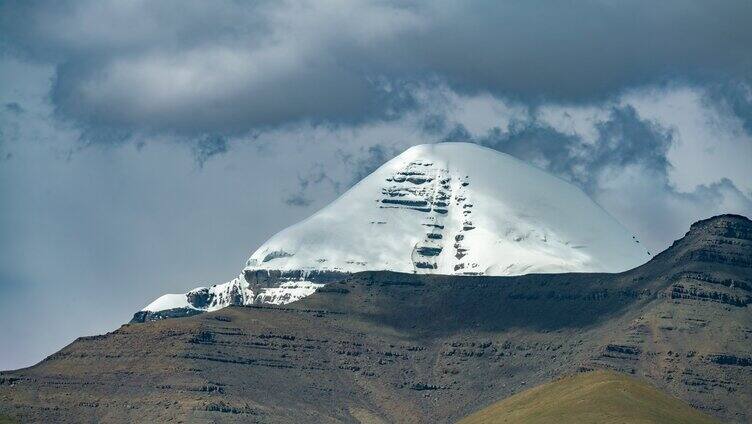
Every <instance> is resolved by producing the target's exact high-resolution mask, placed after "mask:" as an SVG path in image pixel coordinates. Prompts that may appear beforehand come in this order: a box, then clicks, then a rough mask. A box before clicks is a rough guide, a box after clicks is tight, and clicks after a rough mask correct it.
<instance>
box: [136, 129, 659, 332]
mask: <svg viewBox="0 0 752 424" xmlns="http://www.w3.org/2000/svg"><path fill="white" fill-rule="evenodd" d="M649 258H650V255H649V254H648V252H647V251H646V250H645V249H644V248H642V247H641V246H640V243H639V240H637V238H636V237H635V236H634V235H632V234H630V233H629V232H628V231H627V230H626V229H625V228H624V227H622V226H621V225H620V224H619V223H618V222H617V221H616V220H615V219H614V218H613V217H611V216H610V215H609V214H608V213H606V212H605V211H604V210H603V209H601V208H600V207H599V206H598V205H596V204H595V203H594V202H593V201H592V200H590V198H588V196H587V195H586V194H585V193H583V192H582V191H581V190H580V189H578V188H577V187H575V186H574V185H572V184H569V183H567V182H566V181H564V180H562V179H560V178H557V177H555V176H553V175H550V174H548V173H546V172H545V171H542V170H540V169H538V168H535V167H533V166H531V165H529V164H526V163H524V162H522V161H520V160H517V159H515V158H513V157H511V156H509V155H506V154H503V153H500V152H497V151H495V150H491V149H487V148H484V147H481V146H478V145H475V144H469V143H441V144H429V145H421V146H415V147H412V148H410V149H408V150H407V151H405V152H404V153H402V154H401V155H399V156H397V157H396V158H394V159H392V160H390V161H389V162H387V163H386V164H384V165H383V166H381V167H380V168H379V169H377V170H376V171H375V172H373V173H372V174H371V175H369V176H367V177H366V178H364V179H363V180H362V181H360V182H359V183H358V184H356V185H355V186H354V187H353V188H351V189H350V190H348V191H347V192H346V193H345V194H343V195H342V196H341V197H340V198H339V199H337V200H335V201H334V202H332V203H331V204H330V205H328V206H327V207H325V208H324V209H322V210H321V211H319V212H317V213H316V214H314V215H313V216H311V217H310V218H308V219H306V220H304V221H302V222H300V223H299V224H296V225H293V226H292V227H289V228H287V229H285V230H283V231H281V232H280V233H278V234H277V235H275V236H274V237H272V238H271V239H270V240H268V241H267V242H266V243H264V244H263V245H262V246H261V247H259V248H258V249H257V250H256V251H255V252H254V253H253V254H252V255H251V257H250V258H249V259H248V261H247V262H246V264H245V268H244V269H243V270H242V272H241V274H240V275H239V276H238V277H237V278H235V279H233V280H232V281H230V282H228V283H224V284H217V285H214V286H211V287H200V288H197V289H194V290H192V291H190V292H189V293H187V294H168V295H164V296H162V297H160V298H159V299H157V300H155V301H154V302H152V303H151V304H149V305H147V306H146V307H144V308H143V311H144V312H143V313H141V314H139V315H137V317H136V318H137V319H136V320H137V321H139V320H141V321H142V320H146V319H155V318H160V317H163V316H184V315H192V314H195V313H198V312H203V311H213V310H217V309H221V308H223V307H225V306H228V305H249V304H264V303H273V304H284V303H289V302H291V301H294V300H298V299H300V298H302V297H304V296H307V295H309V294H311V293H313V291H315V289H316V288H317V287H319V286H320V285H321V284H323V283H328V282H331V281H334V280H336V279H339V278H341V277H342V275H343V274H346V273H354V272H361V271H380V270H388V271H397V272H406V273H418V274H445V275H449V274H457V275H520V274H528V273H551V272H620V271H625V270H627V269H630V268H633V267H635V266H638V265H641V264H643V263H644V262H646V261H647V260H648V259H649Z"/></svg>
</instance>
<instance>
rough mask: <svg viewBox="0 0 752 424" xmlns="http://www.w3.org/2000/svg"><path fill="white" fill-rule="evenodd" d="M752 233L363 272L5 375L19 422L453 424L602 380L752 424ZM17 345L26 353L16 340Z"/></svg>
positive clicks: (126, 330)
mask: <svg viewBox="0 0 752 424" xmlns="http://www.w3.org/2000/svg"><path fill="white" fill-rule="evenodd" d="M750 303H752V221H750V220H749V219H747V218H744V217H740V216H733V215H726V216H720V217H715V218H711V219H708V220H704V221H700V222H698V223H695V224H694V225H692V227H691V229H690V231H689V232H688V233H687V235H686V236H685V237H683V238H682V239H680V240H678V241H677V242H675V243H674V245H673V246H671V247H670V248H669V249H668V250H666V251H665V252H663V253H661V254H659V255H657V256H656V257H655V258H653V259H652V260H651V261H650V262H648V263H647V264H645V265H643V266H640V267H638V268H636V269H633V270H631V271H627V272H624V273H621V274H603V273H590V274H587V273H567V274H530V275H523V276H516V277H487V276H445V275H426V274H404V273H392V272H364V273H359V274H354V275H352V276H349V277H348V278H347V279H345V280H343V281H339V282H333V283H330V284H328V285H327V286H325V287H323V288H320V289H319V290H318V291H317V292H316V293H314V294H313V295H311V296H308V297H306V298H304V299H302V300H300V301H298V302H295V303H292V304H289V305H286V306H263V305H258V306H245V307H235V306H233V307H229V308H225V309H222V310H220V311H215V312H211V313H206V314H201V315H196V316H192V317H187V318H183V319H172V320H160V321H154V322H147V323H141V324H129V325H125V326H123V327H121V328H120V329H118V330H117V331H114V332H112V333H109V334H105V335H102V336H95V337H85V338H80V339H78V340H77V341H75V342H74V343H72V344H71V345H69V346H67V347H66V348H64V349H62V350H61V351H60V352H58V353H56V354H54V355H52V356H50V357H49V358H47V359H45V360H44V361H42V362H41V363H39V364H38V365H36V366H33V367H30V368H27V369H22V370H17V371H9V372H3V373H0V414H6V415H11V416H16V417H19V418H20V419H21V421H22V422H71V423H72V422H76V423H78V422H103V421H104V422H147V421H148V422H205V423H216V422H238V423H240V422H324V423H326V422H332V423H333V422H370V423H373V422H452V421H455V420H457V419H460V418H462V417H465V416H468V415H469V414H471V413H473V412H475V411H478V410H480V409H481V408H483V407H485V406H487V405H490V404H492V403H493V402H496V401H498V400H499V399H504V398H507V397H509V396H511V395H513V394H515V393H519V392H521V391H523V390H525V389H526V388H529V387H534V386H537V385H539V384H542V383H546V382H549V381H552V380H553V379H555V378H557V377H558V376H561V375H564V374H569V373H574V372H578V371H585V370H592V369H602V368H607V369H613V370H617V371H621V372H625V373H628V374H632V375H634V376H636V377H638V378H641V379H644V380H646V381H648V382H650V383H651V384H652V385H654V386H656V387H657V388H658V389H660V390H662V391H664V392H666V393H669V394H671V395H673V396H676V397H678V398H680V399H682V400H683V401H685V402H687V403H689V404H690V405H692V406H693V407H695V408H698V409H699V410H701V411H703V412H704V413H707V414H709V415H712V416H714V417H717V418H719V419H721V420H723V421H726V422H738V423H743V422H750V421H752V404H751V403H750V402H749V400H750V399H752V342H751V340H752V313H750V306H749V305H750ZM10 342H12V341H10Z"/></svg>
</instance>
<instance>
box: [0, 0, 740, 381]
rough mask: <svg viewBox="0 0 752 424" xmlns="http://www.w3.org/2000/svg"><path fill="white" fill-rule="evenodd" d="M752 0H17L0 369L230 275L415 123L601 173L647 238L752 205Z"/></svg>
mask: <svg viewBox="0 0 752 424" xmlns="http://www.w3.org/2000/svg"><path fill="white" fill-rule="evenodd" d="M750 22H752V2H749V1H747V0H739V1H718V2H699V1H697V2H694V1H684V0H666V1H660V2H655V1H614V0H592V1H589V0H582V1H577V2H574V1H539V0H524V1H523V0H520V1H502V2H497V1H493V2H482V1H456V2H455V1H425V2H423V1H405V2H397V1H393V2H371V1H341V2H340V1H319V2H308V1H276V0H275V1H269V2H266V1H258V2H238V1H231V0H228V1H224V2H223V1H190V0H179V1H178V0H176V1H169V0H168V1H156V2H155V1H136V0H133V1H117V2H110V1H101V0H96V1H77V2H66V1H57V2H43V1H18V2H14V1H2V2H0V81H1V83H0V334H2V338H3V340H4V343H3V345H2V348H0V369H10V368H18V367H22V366H28V365H31V364H33V363H35V362H37V361H39V360H40V359H42V358H43V357H44V356H46V355H48V354H50V353H53V352H54V351H56V350H57V349H59V348H60V347H62V346H64V345H65V344H67V343H69V342H70V341H72V340H73V339H74V338H75V337H77V336H81V335H90V334H97V333H103V332H106V331H111V330H113V329H115V328H117V327H118V326H119V325H120V324H121V323H123V322H126V321H127V320H129V319H130V317H131V315H132V313H133V312H135V311H136V310H138V309H140V308H142V307H143V306H144V305H146V304H147V303H149V302H150V301H151V300H152V299H154V298H155V297H157V296H159V295H161V294H163V293H166V292H184V291H186V290H187V289H189V288H192V287H195V286H199V285H206V284H211V283H216V282H224V281H226V280H228V279H229V278H231V277H233V276H234V275H236V274H237V272H238V271H239V270H240V268H241V266H242V264H243V263H244V261H245V259H246V258H247V257H248V256H249V254H250V253H251V252H252V251H253V250H255V248H256V247H257V246H258V245H259V244H261V243H262V242H263V241H264V240H265V239H266V238H267V237H269V236H270V235H272V234H274V233H275V232H277V231H279V230H281V229H282V228H284V227H286V226H287V225H290V224H292V223H294V222H296V221H298V220H300V219H302V218H304V217H306V216H308V215H310V214H311V213H313V212H314V211H316V210H317V209H319V208H321V207H322V206H324V205H326V204H327V203H328V202H330V201H331V200H333V199H334V198H336V197H337V196H338V195H340V194H341V193H343V192H344V191H345V190H347V189H348V187H350V186H351V185H352V184H353V183H355V182H356V181H358V180H359V179H360V178H362V177H363V176H365V175H367V174H368V173H369V172H370V171H372V170H373V169H375V168H376V167H378V166H379V165H380V164H382V163H383V162H385V161H387V160H388V159H390V158H391V157H393V156H395V155H396V154H398V153H399V152H401V151H402V150H404V149H405V148H407V147H409V146H411V145H414V144H420V143H436V142H443V141H472V142H475V143H480V144H483V145H486V146H489V147H492V148H495V149H498V150H500V151H503V152H507V153H510V154H512V155H514V156H516V157H519V158H521V159H523V160H525V161H528V162H530V163H533V164H535V165H536V166H539V167H542V168H544V169H547V170H549V171H550V172H552V173H554V174H557V175H559V176H561V177H563V178H565V179H567V180H569V181H571V182H573V183H575V184H577V185H579V186H580V187H582V188H583V189H584V190H585V191H586V192H587V193H588V194H590V195H591V197H592V198H593V199H595V200H596V201H597V202H598V203H599V204H601V205H602V206H603V207H604V208H605V209H606V210H608V211H609V212H610V213H611V214H613V215H614V216H615V217H616V218H617V219H619V220H620V221H621V222H622V223H624V224H625V226H627V227H628V228H630V229H631V230H632V231H634V232H635V233H637V234H639V236H640V238H641V239H642V240H644V241H645V242H646V243H647V244H648V246H649V247H650V248H651V250H654V251H659V250H662V249H664V248H666V247H667V246H668V245H669V244H670V243H671V241H673V240H674V239H676V238H678V237H680V236H681V235H683V233H684V232H685V231H686V230H687V228H688V226H689V224H690V223H691V222H693V221H694V220H697V219H700V218H704V217H708V216H711V215H714V214H719V213H726V212H734V213H741V214H745V215H747V216H752V48H751V47H750V46H752V25H750V24H749V23H750Z"/></svg>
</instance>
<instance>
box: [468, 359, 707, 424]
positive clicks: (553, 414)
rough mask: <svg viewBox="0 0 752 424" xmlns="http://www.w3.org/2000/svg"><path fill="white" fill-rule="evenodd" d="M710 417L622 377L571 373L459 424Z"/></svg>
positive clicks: (672, 420)
mask: <svg viewBox="0 0 752 424" xmlns="http://www.w3.org/2000/svg"><path fill="white" fill-rule="evenodd" d="M717 422H718V421H716V420H715V419H713V418H711V417H709V416H707V415H705V414H703V413H701V412H699V411H697V410H695V409H694V408H692V407H691V406H689V405H687V404H686V403H684V402H682V401H680V400H679V399H676V398H674V397H671V396H668V395H666V394H664V393H662V392H660V391H658V390H657V389H655V388H653V387H652V386H650V385H648V384H646V383H643V382H641V381H639V380H636V379H634V378H631V377H628V376H626V375H625V374H621V373H616V372H613V371H593V372H588V373H583V374H576V375H572V376H568V377H564V378H562V379H559V380H556V381H554V382H551V383H548V384H544V385H541V386H537V387H534V388H532V389H529V390H526V391H524V392H522V393H518V394H516V395H514V396H512V397H509V398H507V399H504V400H502V401H499V402H497V403H494V404H493V405H491V406H489V407H487V408H485V409H482V410H481V411H478V412H476V413H474V414H472V415H470V416H469V417H466V418H465V419H463V420H461V421H460V423H461V424H479V423H483V424H493V423H527V424H542V423H556V424H567V423H577V424H588V423H598V424H603V423H644V424H648V423H661V424H670V423H682V424H689V423H697V424H700V423H703V424H704V423H717Z"/></svg>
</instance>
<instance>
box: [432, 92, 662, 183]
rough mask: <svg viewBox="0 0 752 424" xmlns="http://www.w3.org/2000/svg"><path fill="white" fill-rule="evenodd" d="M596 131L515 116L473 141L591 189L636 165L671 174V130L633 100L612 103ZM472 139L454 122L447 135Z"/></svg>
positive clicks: (449, 139)
mask: <svg viewBox="0 0 752 424" xmlns="http://www.w3.org/2000/svg"><path fill="white" fill-rule="evenodd" d="M595 129H596V131H597V133H598V137H597V139H596V140H595V141H594V142H586V141H585V140H583V139H582V137H581V136H579V135H576V134H565V133H562V132H561V131H559V130H557V129H555V128H553V127H551V126H550V125H548V124H546V123H544V122H541V121H540V120H537V119H532V120H527V121H513V122H512V123H511V124H510V125H509V128H508V129H506V130H503V131H502V130H501V129H499V128H498V127H497V128H493V129H492V130H490V131H489V132H488V134H486V135H484V136H482V137H477V138H476V139H474V141H475V142H477V143H479V144H483V145H485V146H488V147H491V148H494V149H496V150H499V151H502V152H504V153H508V154H510V155H512V156H515V157H517V158H519V159H522V160H525V161H527V162H530V163H534V164H536V165H538V166H540V167H542V168H545V169H547V170H548V171H550V172H552V173H554V174H556V175H558V176H560V177H562V178H565V179H567V180H569V181H571V182H574V183H576V184H577V185H579V186H580V187H581V188H583V189H584V190H585V191H587V192H589V193H593V192H594V191H596V190H597V188H598V184H599V181H598V177H599V175H601V174H602V173H603V172H608V171H609V170H614V169H616V170H618V169H622V168H625V167H627V166H631V165H637V166H640V167H642V168H645V169H647V170H650V171H652V172H656V173H658V174H660V175H663V176H667V174H668V170H669V167H670V166H671V165H670V163H669V161H668V159H667V154H668V149H669V147H670V146H671V143H672V142H673V138H672V133H671V131H670V130H668V129H666V128H663V127H661V126H660V125H659V124H657V123H655V122H652V121H649V120H645V119H642V118H640V117H639V116H638V114H637V112H636V111H635V109H634V108H633V107H632V106H628V105H627V106H614V107H611V108H610V110H609V115H608V118H607V119H605V120H603V121H600V122H597V123H596V124H595ZM459 139H472V136H471V135H470V134H469V133H467V131H466V130H464V129H463V128H462V127H459V128H455V129H453V130H452V132H450V134H449V135H448V136H447V137H446V140H447V141H456V140H459Z"/></svg>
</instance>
